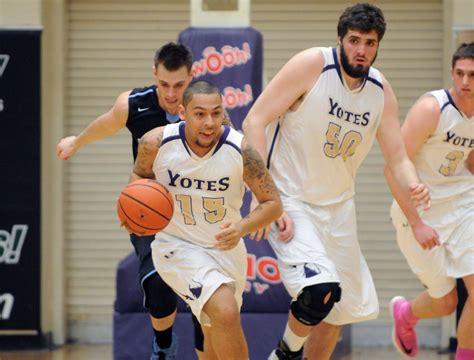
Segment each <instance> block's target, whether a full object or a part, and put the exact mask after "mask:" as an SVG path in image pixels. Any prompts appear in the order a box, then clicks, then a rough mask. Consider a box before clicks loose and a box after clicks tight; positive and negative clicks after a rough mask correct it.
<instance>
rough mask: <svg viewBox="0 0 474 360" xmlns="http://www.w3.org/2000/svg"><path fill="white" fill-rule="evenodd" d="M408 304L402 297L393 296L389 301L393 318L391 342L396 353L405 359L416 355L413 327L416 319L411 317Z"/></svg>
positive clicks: (416, 345)
mask: <svg viewBox="0 0 474 360" xmlns="http://www.w3.org/2000/svg"><path fill="white" fill-rule="evenodd" d="M409 306H410V303H409V302H408V301H407V300H406V299H405V298H404V297H402V296H395V297H394V298H393V299H392V301H390V313H391V314H392V318H393V331H392V340H393V345H395V348H396V349H397V350H398V352H399V353H400V354H402V355H404V356H405V357H408V358H414V357H416V355H418V342H417V340H416V332H415V325H416V322H417V319H416V318H415V317H414V316H413V315H411V312H410V310H409Z"/></svg>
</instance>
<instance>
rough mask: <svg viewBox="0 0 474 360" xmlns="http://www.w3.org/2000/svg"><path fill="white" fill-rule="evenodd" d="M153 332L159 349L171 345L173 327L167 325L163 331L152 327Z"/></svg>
mask: <svg viewBox="0 0 474 360" xmlns="http://www.w3.org/2000/svg"><path fill="white" fill-rule="evenodd" d="M153 332H154V333H155V338H156V343H157V344H158V346H159V347H160V348H161V349H168V348H169V347H170V346H171V340H172V339H173V327H169V328H168V329H166V330H163V331H158V330H156V329H153Z"/></svg>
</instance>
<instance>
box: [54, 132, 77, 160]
mask: <svg viewBox="0 0 474 360" xmlns="http://www.w3.org/2000/svg"><path fill="white" fill-rule="evenodd" d="M77 150H78V147H77V145H76V136H68V137H65V138H64V139H62V140H61V141H60V142H59V144H58V146H56V155H57V156H58V158H60V159H61V160H69V158H70V157H71V156H73V155H74V154H75V153H76V151H77Z"/></svg>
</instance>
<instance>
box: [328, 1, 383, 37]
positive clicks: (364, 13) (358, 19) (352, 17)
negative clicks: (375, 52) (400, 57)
mask: <svg viewBox="0 0 474 360" xmlns="http://www.w3.org/2000/svg"><path fill="white" fill-rule="evenodd" d="M385 27H386V23H385V17H384V15H383V12H382V10H380V9H379V8H378V7H377V6H375V5H372V4H368V3H364V4H362V3H359V4H355V5H353V6H350V7H348V8H346V10H344V12H343V13H342V15H341V16H340V17H339V23H338V24H337V36H339V37H340V38H341V39H342V38H343V37H344V36H345V35H346V34H347V32H348V31H349V29H351V30H360V31H361V32H363V33H368V32H370V31H372V30H375V32H376V33H377V35H378V38H379V39H378V40H379V41H381V40H382V38H383V36H384V34H385Z"/></svg>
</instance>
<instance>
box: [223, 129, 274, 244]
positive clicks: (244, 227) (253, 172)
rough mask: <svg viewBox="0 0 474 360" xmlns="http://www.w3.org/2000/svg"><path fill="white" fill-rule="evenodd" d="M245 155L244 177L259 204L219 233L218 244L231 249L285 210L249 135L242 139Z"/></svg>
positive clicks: (227, 224) (225, 225)
mask: <svg viewBox="0 0 474 360" xmlns="http://www.w3.org/2000/svg"><path fill="white" fill-rule="evenodd" d="M241 149H242V158H243V162H244V173H243V179H244V181H245V183H246V184H247V186H248V187H249V188H250V190H251V191H252V192H253V194H254V196H255V197H256V198H257V200H258V202H259V204H258V206H257V207H256V208H255V209H253V210H252V211H251V212H250V213H249V214H248V215H247V216H245V217H244V218H243V219H241V220H240V221H239V222H237V223H235V224H232V223H226V224H223V225H222V226H221V230H220V231H219V232H218V233H217V234H216V235H215V238H216V240H217V244H216V247H217V248H218V249H220V250H230V249H232V248H233V247H234V246H236V245H237V244H238V242H239V240H240V238H241V237H243V236H245V235H247V234H249V233H251V232H254V231H257V230H258V229H260V228H263V227H265V226H267V225H269V224H270V223H271V222H273V221H275V220H276V219H278V218H279V217H280V215H281V214H282V211H283V207H282V204H281V199H280V195H279V194H278V191H277V189H276V186H275V183H274V182H273V179H272V177H271V176H270V173H269V172H268V170H267V168H266V167H265V164H264V163H263V160H262V157H261V156H260V154H259V153H258V151H257V150H255V149H254V148H253V147H252V146H250V145H249V144H248V143H247V141H246V140H245V138H244V139H243V140H242V147H241Z"/></svg>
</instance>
